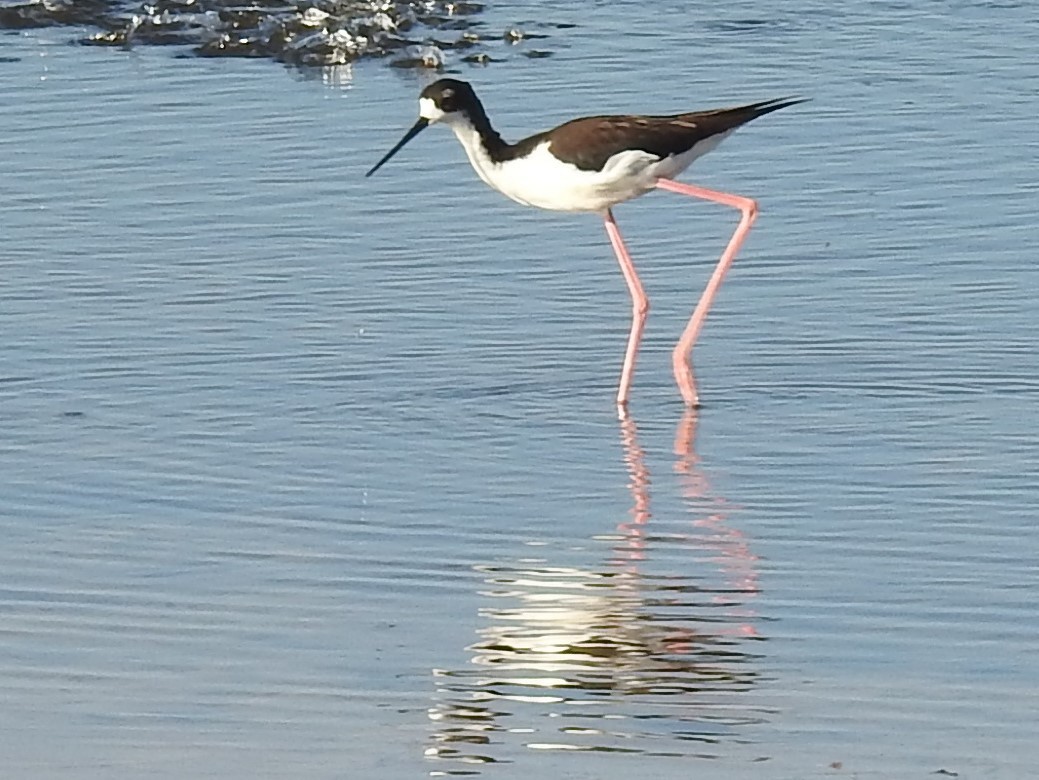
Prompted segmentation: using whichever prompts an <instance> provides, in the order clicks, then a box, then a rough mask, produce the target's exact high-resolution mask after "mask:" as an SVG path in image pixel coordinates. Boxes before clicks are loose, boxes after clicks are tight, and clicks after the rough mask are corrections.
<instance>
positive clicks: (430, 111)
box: [418, 97, 444, 122]
mask: <svg viewBox="0 0 1039 780" xmlns="http://www.w3.org/2000/svg"><path fill="white" fill-rule="evenodd" d="M418 115H419V116H420V117H422V118H423V119H428V120H429V121H430V122H437V121H439V120H440V119H442V118H443V116H444V112H443V111H441V110H440V109H439V108H438V107H437V104H436V103H434V102H433V99H432V98H427V97H424V98H419V99H418Z"/></svg>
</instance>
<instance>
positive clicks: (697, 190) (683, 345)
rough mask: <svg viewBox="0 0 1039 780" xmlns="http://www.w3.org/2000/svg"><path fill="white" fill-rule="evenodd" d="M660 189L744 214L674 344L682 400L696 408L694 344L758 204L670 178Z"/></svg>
mask: <svg viewBox="0 0 1039 780" xmlns="http://www.w3.org/2000/svg"><path fill="white" fill-rule="evenodd" d="M657 186H658V187H659V188H660V189H662V190H669V191H670V192H677V193H678V194H679V195H689V196H690V197H693V198H703V199H704V200H712V201H714V202H715V203H721V204H722V205H725V206H732V207H733V208H735V209H739V210H740V212H741V213H742V214H743V216H742V217H740V223H739V224H738V225H737V226H736V232H735V233H733V234H732V238H730V239H729V245H728V246H727V247H725V251H724V252H722V257H721V260H719V261H718V265H717V266H715V268H714V273H712V274H711V278H710V281H708V282H707V287H706V288H704V291H703V295H701V296H700V302H699V303H698V304H696V309H695V311H693V316H692V317H691V318H690V319H689V324H688V325H686V326H685V330H684V331H683V332H682V338H680V339H679V340H678V344H677V345H675V351H674V352H673V353H672V355H671V365H672V367H673V368H674V372H675V381H676V382H678V389H679V390H680V391H681V392H682V398H684V399H685V402H686V404H687V405H689V406H694V407H695V406H699V405H700V398H699V396H698V395H697V393H696V380H695V379H694V378H693V366H692V363H691V362H690V357H691V356H692V351H693V345H694V344H695V343H696V337H697V336H699V335H700V329H701V328H702V327H703V324H704V320H706V319H707V311H708V310H709V309H710V308H711V303H713V302H714V296H715V295H717V294H718V288H719V287H721V285H722V279H724V278H725V273H726V271H728V270H729V266H731V265H732V261H733V260H735V259H736V253H737V252H739V251H740V247H741V246H742V245H743V241H744V239H746V237H747V234H748V233H749V232H750V226H751V225H753V224H754V220H755V219H756V218H757V216H758V204H757V203H755V202H754V201H753V200H751V199H750V198H744V197H742V196H740V195H730V194H728V193H726V192H717V191H716V190H708V189H704V188H703V187H694V186H692V185H690V184H680V183H679V182H677V181H672V180H671V179H657Z"/></svg>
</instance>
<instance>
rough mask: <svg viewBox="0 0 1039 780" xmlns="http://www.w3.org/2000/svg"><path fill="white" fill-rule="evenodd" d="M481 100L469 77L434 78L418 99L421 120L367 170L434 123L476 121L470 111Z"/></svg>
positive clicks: (376, 165) (387, 158)
mask: <svg viewBox="0 0 1039 780" xmlns="http://www.w3.org/2000/svg"><path fill="white" fill-rule="evenodd" d="M479 105H480V101H479V100H478V99H477V97H476V93H475V92H474V91H473V88H472V87H471V86H470V85H469V84H468V83H467V82H465V81H459V80H458V79H439V80H437V81H434V82H433V83H432V84H430V85H429V86H428V87H426V88H425V89H424V90H422V93H421V94H420V95H419V99H418V116H419V118H418V121H417V122H415V124H414V125H412V127H411V129H410V130H408V132H406V133H405V134H404V137H403V138H401V139H400V140H399V141H398V142H397V144H396V146H394V147H393V148H392V149H390V150H389V151H388V152H387V153H386V155H385V156H384V157H383V158H382V159H381V160H379V162H377V163H375V165H373V166H372V169H371V170H370V171H368V173H366V174H365V176H371V175H372V174H373V173H375V172H376V171H377V170H379V168H381V167H382V165H383V163H385V162H386V161H387V160H389V159H390V158H391V157H393V155H395V154H396V153H397V152H399V151H400V150H401V149H403V148H404V144H406V143H407V142H408V141H410V140H411V139H412V138H414V137H415V136H416V135H418V134H419V133H421V132H422V131H423V130H425V129H426V128H427V127H429V126H430V125H435V124H436V123H437V122H444V123H445V124H449V125H450V124H452V123H455V122H470V123H471V122H472V119H471V118H470V115H471V114H472V113H473V112H474V111H475V110H477V108H478V107H479Z"/></svg>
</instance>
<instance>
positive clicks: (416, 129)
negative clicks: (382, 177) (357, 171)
mask: <svg viewBox="0 0 1039 780" xmlns="http://www.w3.org/2000/svg"><path fill="white" fill-rule="evenodd" d="M428 126H429V120H428V119H423V118H421V117H420V118H419V120H418V121H417V122H416V123H415V124H414V125H413V126H412V128H411V129H410V130H408V132H406V133H405V134H404V137H403V138H401V139H400V140H399V141H397V145H396V146H394V147H393V148H392V149H390V150H389V151H388V152H386V156H385V157H383V158H382V159H381V160H379V162H377V163H375V165H373V166H372V169H371V170H370V171H368V173H366V174H365V177H368V176H371V175H372V174H373V173H375V172H376V171H377V170H379V169H380V168H381V167H382V164H383V163H384V162H386V161H387V160H388V159H390V158H391V157H393V155H395V154H396V153H397V152H399V151H400V150H401V148H402V147H403V146H404V144H406V143H407V142H408V141H410V140H411V139H412V138H414V137H415V136H416V135H418V134H419V133H421V132H422V131H423V130H425V129H426V128H427V127H428Z"/></svg>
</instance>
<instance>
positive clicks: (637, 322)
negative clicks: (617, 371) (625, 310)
mask: <svg viewBox="0 0 1039 780" xmlns="http://www.w3.org/2000/svg"><path fill="white" fill-rule="evenodd" d="M603 219H604V220H605V222H606V234H607V235H608V236H609V237H610V243H611V244H613V251H614V252H616V253H617V262H619V263H620V266H621V271H623V273H624V281H626V282H627V283H628V291H629V292H630V293H631V333H630V334H629V335H628V348H627V350H625V352H624V368H622V369H621V384H620V387H619V388H617V411H618V413H619V414H620V416H621V418H622V419H623V418H624V417H625V416H626V414H627V411H626V410H627V406H628V389H629V388H630V387H631V376H632V374H634V373H635V358H636V357H637V356H638V353H639V342H640V341H641V340H642V329H643V328H644V327H645V325H646V314H648V313H649V298H647V297H646V293H645V292H644V291H643V290H642V282H641V281H639V275H638V274H637V273H636V272H635V264H634V263H632V262H631V255H629V254H628V249H627V247H625V246H624V239H623V238H621V233H620V230H619V229H618V228H617V222H616V221H615V220H614V219H613V212H612V211H610V210H609V209H607V210H606V214H605V215H604V216H603Z"/></svg>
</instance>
